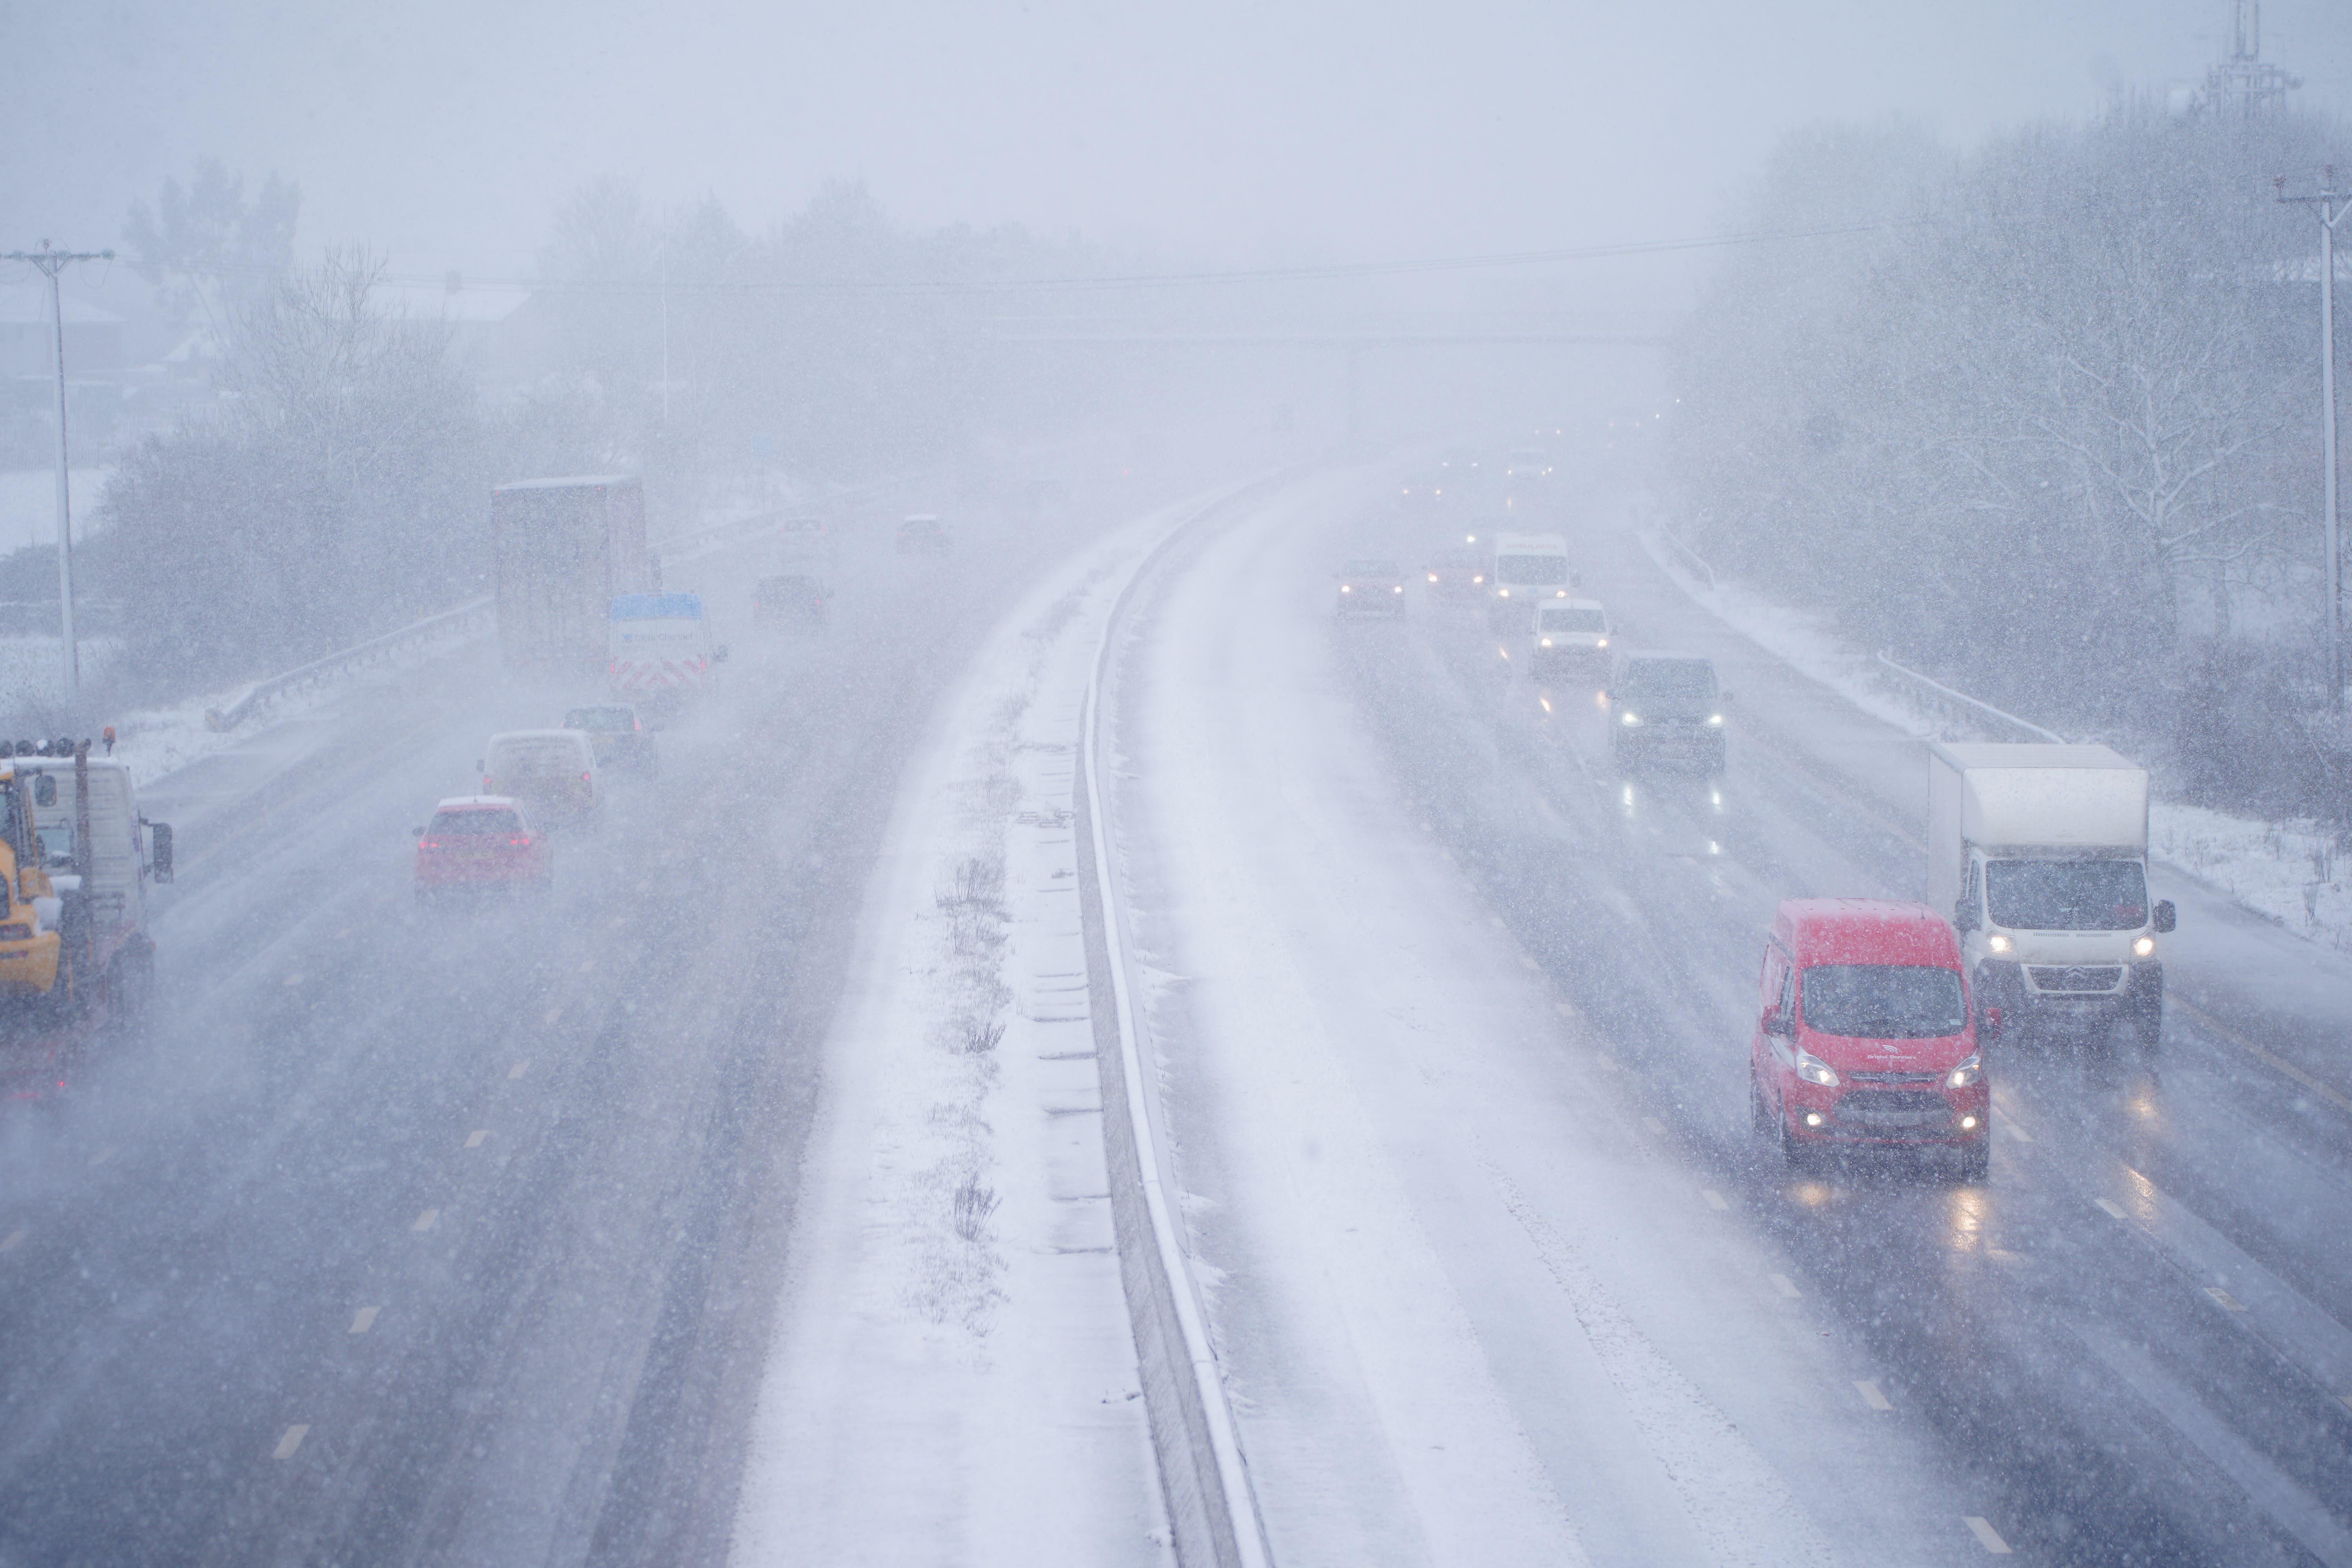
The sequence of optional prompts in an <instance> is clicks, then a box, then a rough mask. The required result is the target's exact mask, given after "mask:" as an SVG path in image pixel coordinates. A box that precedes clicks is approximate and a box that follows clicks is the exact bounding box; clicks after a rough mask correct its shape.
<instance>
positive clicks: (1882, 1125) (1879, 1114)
mask: <svg viewBox="0 0 2352 1568" xmlns="http://www.w3.org/2000/svg"><path fill="white" fill-rule="evenodd" d="M1837 1119H1838V1125H1839V1126H1841V1127H1843V1128H1844V1129H1846V1130H1847V1131H1853V1132H1866V1133H1872V1134H1874V1135H1876V1136H1879V1137H1892V1138H1900V1137H1903V1136H1905V1135H1906V1134H1909V1135H1913V1136H1932V1135H1936V1134H1939V1133H1942V1132H1944V1131H1948V1129H1949V1128H1950V1126H1951V1122H1952V1108H1951V1106H1950V1105H1949V1104H1948V1102H1947V1101H1946V1100H1945V1099H1944V1097H1943V1096H1942V1095H1940V1094H1936V1093H1932V1092H1929V1091H1927V1090H1924V1089H1855V1090H1853V1092H1852V1093H1850V1094H1847V1095H1845V1096H1843V1098H1842V1099H1840V1100H1838V1102H1837Z"/></svg>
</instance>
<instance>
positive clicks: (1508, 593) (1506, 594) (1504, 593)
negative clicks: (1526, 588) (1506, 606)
mask: <svg viewBox="0 0 2352 1568" xmlns="http://www.w3.org/2000/svg"><path fill="white" fill-rule="evenodd" d="M1495 591H1496V593H1497V594H1500V595H1502V596H1503V597H1504V598H1506V599H1507V598H1509V597H1510V596H1511V591H1510V590H1509V589H1508V588H1497V589H1496V590H1495Z"/></svg>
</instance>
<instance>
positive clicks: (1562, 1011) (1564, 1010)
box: [1551, 1002, 1576, 1018]
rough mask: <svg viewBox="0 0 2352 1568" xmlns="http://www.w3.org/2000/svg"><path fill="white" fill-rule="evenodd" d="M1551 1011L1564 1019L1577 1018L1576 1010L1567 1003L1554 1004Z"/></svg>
mask: <svg viewBox="0 0 2352 1568" xmlns="http://www.w3.org/2000/svg"><path fill="white" fill-rule="evenodd" d="M1551 1010H1552V1011H1553V1012H1555V1013H1557V1014H1559V1016H1561V1017H1563V1018H1573V1017H1575V1016H1576V1009H1575V1008H1573V1007H1571V1006H1570V1005H1568V1004H1567V1003H1565V1002H1555V1003H1553V1004H1552V1005H1551Z"/></svg>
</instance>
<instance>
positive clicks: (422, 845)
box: [416, 838, 441, 849]
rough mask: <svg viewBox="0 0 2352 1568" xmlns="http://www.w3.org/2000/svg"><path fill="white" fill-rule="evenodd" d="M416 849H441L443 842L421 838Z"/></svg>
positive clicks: (436, 839)
mask: <svg viewBox="0 0 2352 1568" xmlns="http://www.w3.org/2000/svg"><path fill="white" fill-rule="evenodd" d="M416 847H418V848H419V849H438V848H440V847H441V840H439V839H438V838H420V839H418V840H417V841H416Z"/></svg>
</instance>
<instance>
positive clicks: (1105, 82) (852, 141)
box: [0, 0, 2352, 279]
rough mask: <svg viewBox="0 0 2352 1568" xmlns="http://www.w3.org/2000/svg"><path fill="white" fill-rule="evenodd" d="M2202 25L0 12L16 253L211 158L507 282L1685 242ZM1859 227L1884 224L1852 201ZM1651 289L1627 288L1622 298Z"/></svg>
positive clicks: (2332, 28)
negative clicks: (533, 270)
mask: <svg viewBox="0 0 2352 1568" xmlns="http://www.w3.org/2000/svg"><path fill="white" fill-rule="evenodd" d="M2264 13H2265V14H2264V40H2263V41H2264V51H2263V52H2264V55H2265V57H2266V58H2273V59H2277V60H2280V61H2282V62H2284V63H2285V64H2286V65H2287V66H2288V67H2289V68H2291V69H2294V70H2296V71H2297V72H2299V73H2300V74H2301V75H2302V76H2303V77H2304V78H2305V83H2306V85H2305V88H2304V89H2303V90H2302V92H2301V93H2300V94H2299V95H2298V97H2299V100H2300V101H2301V102H2303V103H2305V104H2307V105H2310V106H2313V107H2316V108H2327V109H2335V110H2341V109H2343V108H2344V107H2345V106H2346V105H2347V103H2352V5H2347V4H2345V3H2344V0H2272V3H2271V4H2270V5H2266V6H2265V7H2264ZM2225 15H2226V12H2225V7H2224V6H2223V5H2221V4H2220V3H2219V0H2073V3H2066V0H2060V3H2057V4H2052V3H2049V0H2038V3H2037V0H1985V3H1978V4H1953V3H1950V0H1943V3H1937V4H1910V5H1904V4H1877V5H1865V4H1861V3H1858V0H1804V3H1802V4H1780V5H1737V4H1713V5H1706V4H1696V3H1693V0H1679V3H1664V4H1659V3H1652V4H1643V5H1595V4H1574V3H1569V4H1550V5H1541V4H1514V5H1502V4H1494V3H1486V4H1476V3H1471V4H1455V5H1395V4H1381V3H1377V0H1375V3H1357V4H1339V3H1337V0H1316V3H1313V4H1289V5H1283V4H1237V3H1234V0H1212V3H1209V4H1195V5H1181V6H1160V7H1151V8H1146V7H1141V6H1111V5H1080V4H1076V3H1075V0H1032V3H1029V4H1005V3H999V4H987V5H953V4H939V3H923V0H877V3H869V4H860V5H839V6H833V7H809V6H795V7H786V8H775V7H769V6H755V5H729V6H723V7H720V6H704V7H688V6H656V5H643V4H630V3H628V0H562V3H557V0H508V3H503V4H501V3H498V0H492V3H491V4H488V5H480V4H474V5H460V4H457V3H455V0H426V3H424V4H418V5H409V6H405V7H384V6H377V5H352V4H348V3H346V4H342V5H297V4H271V3H268V0H213V3H211V4H207V5H184V4H178V3H163V0H117V3H113V4H102V3H101V4H80V5H35V4H31V3H29V0H0V94H5V98H6V100H7V101H8V102H9V103H10V115H9V121H10V128H9V132H8V145H9V151H8V154H7V156H6V157H5V159H0V229H5V231H6V232H5V235H0V238H5V241H6V242H7V246H9V247H13V246H15V245H18V244H31V243H33V242H35V241H37V240H38V239H39V238H41V237H44V236H49V237H56V238H57V239H58V240H59V241H60V242H61V243H69V244H76V245H80V246H97V245H106V244H113V243H116V242H117V241H118V239H119V235H120V229H121V221H122V215H123V211H124V209H125V207H126V206H127V205H128V204H129V203H130V202H131V200H132V199H133V198H134V197H138V196H142V195H152V193H153V191H154V189H155V187H156V185H157V184H159V183H160V181H161V180H162V179H163V176H164V175H166V174H182V175H185V174H186V173H187V171H188V170H189V168H190V166H191V165H192V164H193V163H194V160H195V159H196V158H197V157H199V156H202V155H205V154H207V153H209V154H215V155H217V156H219V157H221V158H223V159H225V160H226V162H227V163H229V164H230V166H231V167H232V168H235V169H238V170H241V171H242V172H244V173H245V174H247V177H248V179H249V180H257V179H258V178H259V176H261V175H262V174H266V173H268V171H270V170H273V169H274V170H276V171H278V172H279V173H282V174H286V175H288V176H289V177H291V178H293V179H294V180H296V181H298V182H299V184H300V185H301V186H302V189H303V192H304V194H305V196H306V198H307V202H306V207H305V213H304V225H303V235H302V238H303V241H304V245H305V248H306V249H307V248H310V247H315V246H317V245H320V244H323V243H327V242H341V241H362V242H366V243H368V244H371V245H373V246H374V247H377V248H379V249H382V250H385V251H388V252H390V253H391V258H392V260H393V262H394V266H395V268H399V269H403V270H414V271H419V272H434V273H437V272H439V271H441V270H443V269H446V268H457V269H462V270H464V271H466V272H467V273H469V274H473V275H478V276H486V277H487V276H498V275H514V274H518V273H520V272H523V271H525V270H527V269H528V267H529V263H530V255H531V251H532V248H533V247H534V246H535V245H536V244H537V243H538V242H539V240H540V238H541V236H542V233H543V230H544V227H545V224H546V219H547V216H548V214H549V212H550V211H551V208H552V206H553V205H554V204H555V202H556V201H557V200H558V199H560V197H561V196H562V194H563V193H564V192H565V191H566V190H567V189H569V188H571V187H572V186H573V185H574V184H577V183H578V182H580V181H582V180H583V179H585V178H588V177H590V176H592V175H594V174H598V173H600V172H604V171H606V170H616V171H619V172H621V173H623V174H627V175H630V176H633V177H635V179H637V180H638V181H639V182H640V183H641V184H642V187H643V188H644V190H645V191H646V195H648V196H649V197H652V198H654V199H655V200H656V201H657V202H680V201H686V200H690V199H693V198H696V197H698V196H701V195H716V196H718V197H719V199H720V200H721V201H723V202H724V203H725V204H726V205H727V206H728V207H729V209H730V211H731V212H732V213H733V214H734V215H735V216H736V217H737V219H738V221H739V222H741V223H743V224H744V225H745V226H748V227H752V228H755V229H756V228H759V227H761V226H765V225H767V224H769V223H772V222H773V221H774V220H776V219H777V218H779V217H781V216H785V215H786V214H788V213H790V212H791V211H793V209H795V208H796V207H798V206H799V205H801V204H802V203H803V202H804V201H806V199H807V198H808V197H809V195H811V193H812V192H813V191H814V189H815V188H816V187H817V186H818V184H820V183H822V182H823V181H824V180H826V179H829V178H836V177H849V178H857V179H863V180H865V181H866V182H867V183H868V184H870V185H871V187H872V188H873V190H874V192H875V194H876V195H877V197H878V198H879V199H880V200H881V201H882V202H883V203H884V205H886V206H887V208H889V209H890V210H891V211H892V212H893V213H894V214H895V215H897V216H900V217H902V218H905V219H907V220H909V221H912V222H917V223H922V224H931V223H944V222H951V221H959V220H961V221H970V222H974V223H980V224H989V223H996V222H1003V221H1019V222H1024V223H1027V224H1029V225H1031V226H1034V227H1036V228H1039V229H1041V230H1043V231H1045V232H1048V233H1053V234H1060V233H1063V232H1066V231H1069V230H1077V231H1080V232H1083V233H1084V234H1086V235H1087V236H1088V237H1093V238H1097V239H1107V240H1109V241H1111V242H1113V243H1119V244H1126V245H1129V246H1132V247H1136V248H1139V249H1148V250H1149V251H1150V252H1151V253H1154V254H1156V255H1158V256H1160V257H1163V258H1187V259H1193V260H1199V261H1203V262H1209V263H1214V264H1238V265H1253V264H1263V263H1268V262H1277V263H1278V262H1290V261H1298V260H1337V259H1346V260H1363V259H1390V258H1418V257H1428V256H1453V255H1463V254H1475V253H1486V252H1494V251H1507V250H1518V249H1532V248H1542V247H1562V246H1575V245H1579V244H1586V243H1595V242H1609V241H1618V240H1627V239H1646V238H1654V237H1673V236H1682V235H1688V234H1694V233H1705V232H1707V231H1709V230H1710V229H1712V228H1714V227H1716V226H1718V225H1719V224H1720V223H1721V222H1722V221H1723V219H1724V216H1725V215H1726V213H1727V210H1728V205H1727V204H1728V199H1729V196H1730V194H1731V193H1732V192H1733V191H1734V190H1735V188H1736V186H1737V184H1738V181H1739V180H1740V179H1741V178H1742V177H1743V176H1744V175H1745V174H1748V172H1750V171H1751V170H1752V169H1753V168H1754V167H1755V166H1756V164H1757V162H1758V160H1759V157H1760V155H1761V153H1762V152H1763V151H1764V149H1765V148H1766V147H1767V146H1768V145H1769V142H1770V141H1771V140H1772V138H1773V136H1774V135H1775V134H1776V133H1777V132H1780V131H1781V130H1783V129H1786V128H1787V127H1789V126H1791V125H1793V124H1797V123H1801V122H1802V121H1809V120H1815V119H1821V118H1825V117H1835V118H1853V117H1864V116H1872V115H1877V114H1883V113H1887V112H1902V113H1905V114H1908V115H1910V116H1913V117H1915V118H1916V119H1918V120H1920V121H1923V122H1925V123H1927V125H1929V126H1930V127H1932V128H1933V129H1935V130H1937V132H1940V133H1941V134H1942V135H1944V136H1945V137H1946V138H1947V139H1948V140H1949V141H1952V142H1955V143H1956V144H1965V143H1966V142H1969V141H1970V140H1972V139H1974V138H1976V137H1979V136H1980V135H1982V134H1983V133H1984V132H1986V131H1987V130H1989V129H1994V128H1999V127H2001V126H2004V125H2009V124H2013V123H2015V122H2018V121H2022V120H2026V119H2030V118H2032V117H2033V116H2036V115H2039V114H2043V113H2052V112H2058V113H2075V112H2080V111H2082V110H2086V109H2088V108H2091V107H2092V106H2094V105H2095V103H2096V102H2098V101H2099V100H2100V98H2101V96H2102V94H2103V92H2104V91H2105V89H2107V88H2108V87H2109V86H2111V85H2113V84H2115V83H2116V82H2123V83H2127V84H2131V85H2134V86H2147V87H2153V88H2158V89H2161V87H2162V86H2163V85H2164V84H2165V83H2166V82H2168V81H2178V80H2195V79H2201V78H2202V75H2203V71H2204V68H2205V66H2206V65H2207V64H2208V63H2209V62H2210V60H2211V59H2212V58H2216V57H2217V56H2218V55H2219V54H2220V53H2221V49H2222V45H2221V29H2222V25H2223V18H2224V16H2225ZM1854 202H1855V210H1856V212H1857V213H1858V214H1868V213H1870V212H1872V211H1873V210H1874V206H1873V193H1869V192H1866V191H1865V192H1857V193H1855V198H1854ZM1642 270H1643V269H1642V268H1619V269H1618V272H1619V275H1620V276H1621V277H1623V278H1628V279H1630V278H1633V277H1634V276H1636V275H1638V274H1639V273H1640V272H1641V271H1642Z"/></svg>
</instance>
